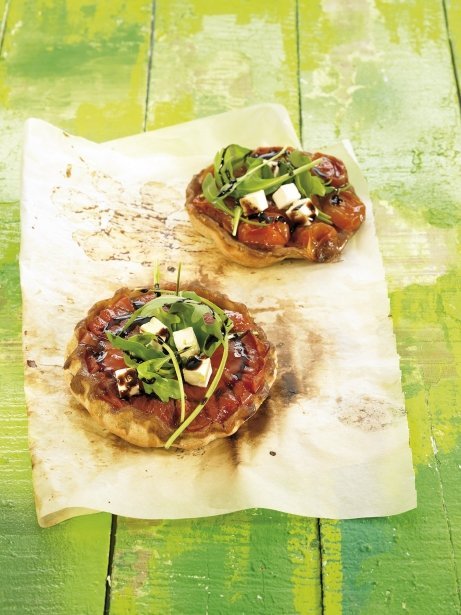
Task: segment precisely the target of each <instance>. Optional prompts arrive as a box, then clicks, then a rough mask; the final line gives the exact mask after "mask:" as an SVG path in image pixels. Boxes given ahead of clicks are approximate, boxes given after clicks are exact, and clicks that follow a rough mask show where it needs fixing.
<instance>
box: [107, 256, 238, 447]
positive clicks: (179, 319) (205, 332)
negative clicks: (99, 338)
mask: <svg viewBox="0 0 461 615" xmlns="http://www.w3.org/2000/svg"><path fill="white" fill-rule="evenodd" d="M179 271H180V268H178V278H177V282H176V294H175V293H174V292H172V291H168V290H162V289H160V288H159V281H158V274H156V275H155V276H154V279H155V283H156V285H157V288H156V292H157V294H160V296H157V297H155V298H154V299H151V300H150V301H148V302H147V303H146V304H145V305H143V306H142V307H140V308H139V309H138V310H136V311H135V312H133V314H132V315H131V316H130V318H129V319H128V320H127V321H126V322H125V324H124V326H123V328H122V334H121V335H115V334H113V333H111V332H110V331H107V332H106V335H107V339H108V340H109V341H110V343H111V344H112V345H113V346H114V347H115V348H119V349H120V350H122V351H123V358H124V361H125V363H126V365H127V366H129V367H133V368H135V369H136V370H137V374H138V378H139V380H140V381H141V383H142V388H143V390H144V393H146V394H148V395H149V394H155V395H156V396H157V397H158V398H159V399H160V400H161V401H162V402H167V401H168V400H169V399H179V400H180V427H182V426H183V425H185V426H184V427H183V428H182V429H181V431H180V432H179V433H177V434H176V436H175V437H174V439H171V438H170V440H171V442H170V444H169V446H171V443H172V442H173V441H174V440H175V439H176V438H177V437H178V436H179V435H180V433H182V431H184V429H186V428H187V426H188V425H189V424H190V423H191V422H192V421H193V420H194V418H195V417H196V416H197V415H198V414H199V412H200V411H201V409H203V407H204V406H205V404H206V401H207V400H208V399H209V397H210V396H211V395H212V394H213V391H214V390H215V388H216V386H217V384H218V382H219V378H218V380H216V379H214V380H213V382H212V385H210V387H209V388H208V390H207V391H206V393H205V398H204V402H202V404H199V406H197V408H195V410H194V412H193V416H192V415H191V416H189V417H188V418H187V419H185V413H186V395H185V390H184V381H183V376H182V371H181V365H180V361H181V356H180V353H178V350H177V348H176V346H175V343H174V337H173V332H174V331H178V330H182V329H185V328H187V327H192V328H193V330H194V333H195V336H196V338H197V341H198V344H199V346H200V354H201V355H202V356H203V355H205V356H207V357H211V356H212V355H213V353H214V352H215V351H216V349H217V348H218V347H219V346H220V345H223V346H224V347H225V348H227V347H228V344H229V339H228V334H229V332H230V330H231V329H232V327H233V323H232V321H231V320H230V318H229V317H228V316H227V315H226V313H225V312H224V311H223V310H222V309H221V308H220V307H218V306H217V305H215V304H214V303H213V302H211V301H209V300H207V299H204V298H203V297H200V296H199V295H197V294H196V293H195V292H193V291H179ZM153 317H155V318H157V319H158V320H159V321H161V322H162V323H163V324H164V325H165V328H166V329H167V330H168V332H169V337H168V339H167V340H164V339H163V338H162V337H159V336H157V335H154V334H152V333H146V332H145V333H143V332H140V333H136V334H133V335H130V336H129V337H125V336H126V335H127V330H128V329H129V327H130V325H132V324H133V323H135V321H137V320H140V321H141V322H145V320H144V319H150V318H153ZM135 324H136V323H135ZM227 352H228V350H226V353H227ZM226 356H227V354H226ZM224 364H225V362H224ZM224 364H223V365H222V369H221V374H222V371H223V369H224ZM220 367H221V366H220ZM215 380H216V382H215ZM213 383H214V388H213V389H211V387H212V386H213ZM210 390H211V392H210ZM205 400H206V401H205ZM191 417H192V418H191ZM186 422H187V424H185V423H186ZM173 435H174V434H173ZM167 448H168V447H167Z"/></svg>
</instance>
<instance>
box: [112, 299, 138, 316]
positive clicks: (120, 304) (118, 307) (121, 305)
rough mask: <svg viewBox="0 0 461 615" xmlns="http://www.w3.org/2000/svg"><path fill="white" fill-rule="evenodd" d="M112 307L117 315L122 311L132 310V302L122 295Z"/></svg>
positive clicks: (128, 311)
mask: <svg viewBox="0 0 461 615" xmlns="http://www.w3.org/2000/svg"><path fill="white" fill-rule="evenodd" d="M112 309H113V310H115V312H116V313H117V315H120V314H123V313H124V312H127V313H130V312H132V311H133V304H132V302H131V299H130V298H129V297H122V298H121V299H119V300H118V301H117V303H116V304H115V305H113V306H112Z"/></svg>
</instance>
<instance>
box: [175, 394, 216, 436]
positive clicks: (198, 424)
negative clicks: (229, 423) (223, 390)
mask: <svg viewBox="0 0 461 615" xmlns="http://www.w3.org/2000/svg"><path fill="white" fill-rule="evenodd" d="M210 402H211V400H210ZM210 402H208V403H210ZM178 405H179V404H178ZM207 405H208V404H207ZM196 407H197V403H196V402H194V401H192V402H191V401H190V400H186V418H187V417H188V416H189V415H190V414H192V412H193V411H194V410H195V409H196ZM205 408H206V406H205ZM210 423H211V418H210V417H209V416H208V414H207V413H206V412H205V409H203V410H202V411H201V412H200V413H199V414H198V415H197V416H196V418H195V419H194V420H193V421H192V423H191V424H190V425H189V426H188V427H187V428H186V431H192V432H193V431H199V430H200V429H204V428H205V427H206V426H207V425H209V424H210Z"/></svg>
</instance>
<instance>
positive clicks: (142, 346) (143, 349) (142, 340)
mask: <svg viewBox="0 0 461 615" xmlns="http://www.w3.org/2000/svg"><path fill="white" fill-rule="evenodd" d="M106 335H107V339H108V340H109V342H110V343H111V344H112V346H114V348H119V349H120V350H123V351H124V352H126V353H127V354H128V356H129V357H130V358H132V359H133V358H137V359H142V360H143V361H148V360H149V359H157V358H159V357H163V356H165V355H164V354H163V352H162V351H161V350H158V349H157V348H155V346H151V345H148V344H150V342H151V341H152V339H153V336H152V335H150V334H149V333H146V334H140V335H132V336H131V337H129V338H124V337H119V336H118V335H114V334H113V333H110V332H109V331H106Z"/></svg>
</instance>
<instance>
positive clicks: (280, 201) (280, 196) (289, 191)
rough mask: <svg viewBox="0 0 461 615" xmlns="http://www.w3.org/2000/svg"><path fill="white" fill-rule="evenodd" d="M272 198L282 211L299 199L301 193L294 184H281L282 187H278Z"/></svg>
mask: <svg viewBox="0 0 461 615" xmlns="http://www.w3.org/2000/svg"><path fill="white" fill-rule="evenodd" d="M272 198H273V200H274V203H275V204H276V205H277V207H278V208H279V209H284V208H285V207H288V205H291V204H292V203H294V202H295V201H297V200H298V199H300V198H301V193H300V192H299V190H298V188H297V187H296V184H294V183H291V184H283V186H280V188H279V189H278V190H276V191H275V192H274V194H273V195H272Z"/></svg>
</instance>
